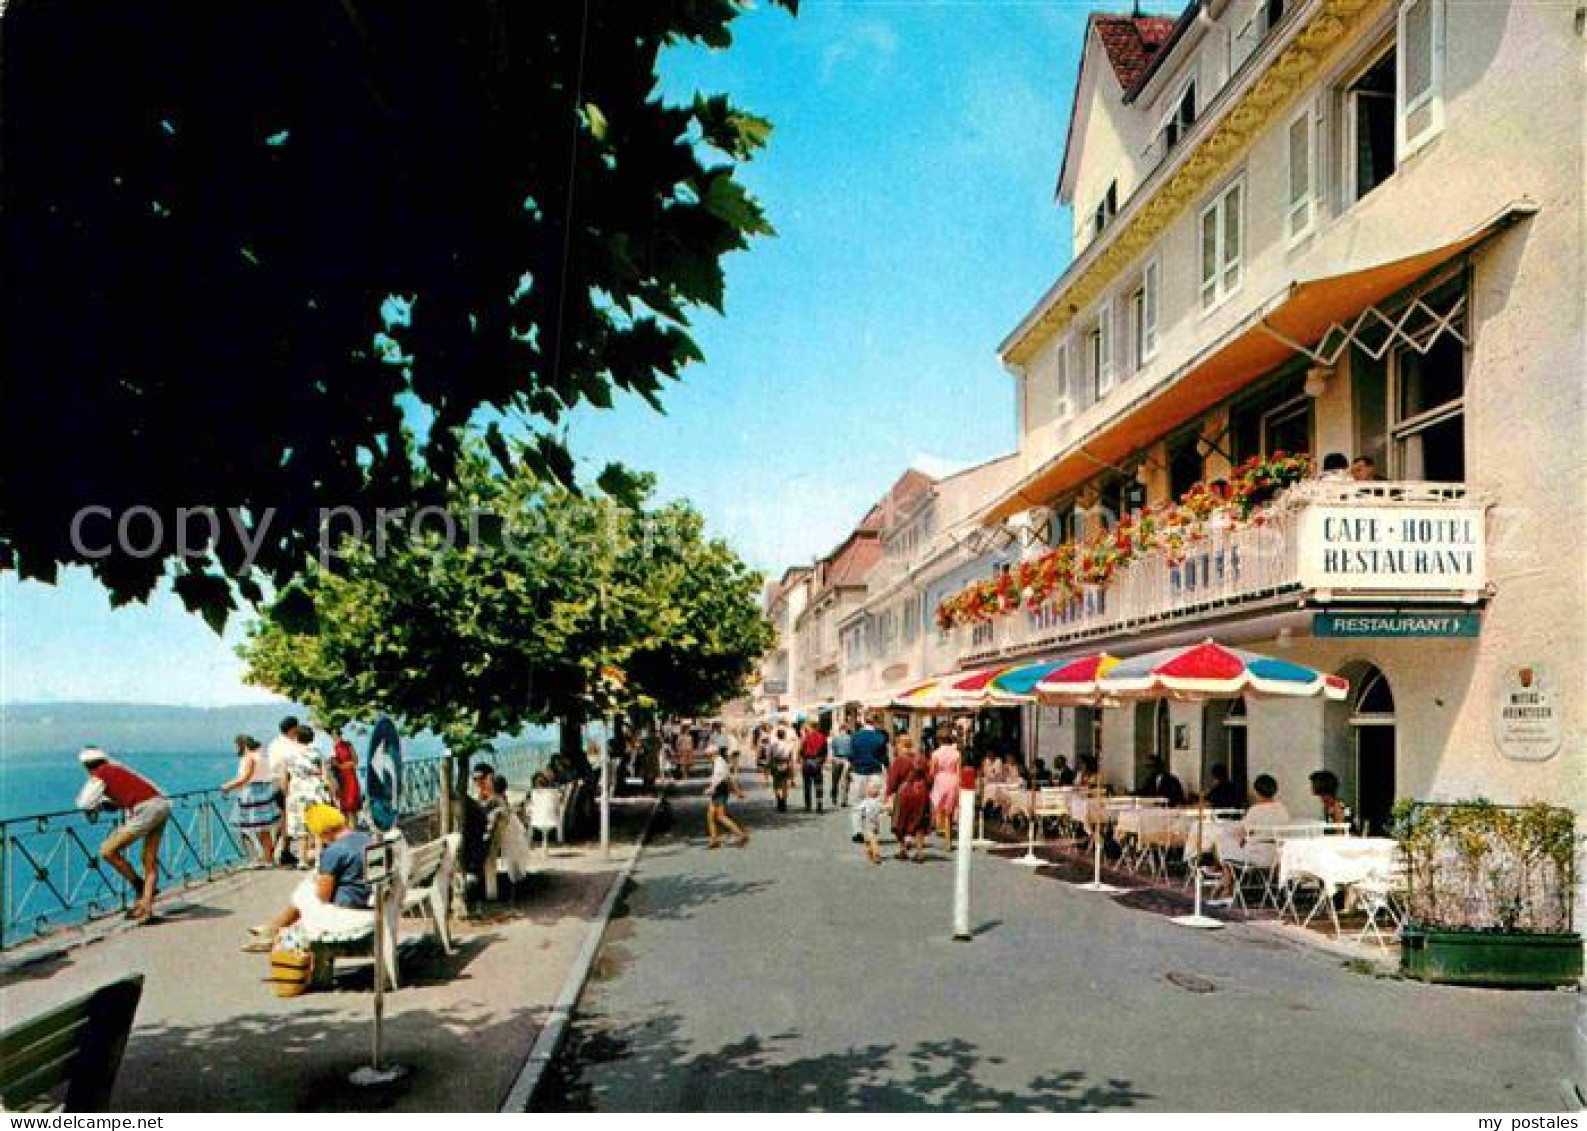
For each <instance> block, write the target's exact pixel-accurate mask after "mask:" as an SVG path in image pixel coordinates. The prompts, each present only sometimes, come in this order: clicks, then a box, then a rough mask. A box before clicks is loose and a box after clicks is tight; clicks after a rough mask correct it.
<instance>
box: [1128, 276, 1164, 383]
mask: <svg viewBox="0 0 1587 1131" xmlns="http://www.w3.org/2000/svg"><path fill="white" fill-rule="evenodd" d="M1160 277H1161V272H1160V270H1159V269H1158V266H1157V261H1156V260H1155V259H1154V260H1153V261H1152V262H1150V263H1148V264H1147V265H1146V269H1145V270H1144V271H1142V272H1141V279H1140V282H1139V283H1138V284H1137V285H1136V287H1135V289H1134V290H1132V291H1131V292H1130V298H1129V305H1128V308H1127V317H1128V323H1129V325H1128V330H1127V332H1128V334H1129V343H1130V356H1129V367H1130V370H1131V371H1132V372H1133V371H1134V370H1137V369H1139V368H1141V366H1143V365H1145V364H1146V363H1147V362H1148V361H1150V360H1151V359H1152V358H1153V357H1154V356H1155V355H1156V354H1157V306H1158V297H1157V295H1158V290H1159V289H1160V284H1159V282H1158V280H1159V278H1160Z"/></svg>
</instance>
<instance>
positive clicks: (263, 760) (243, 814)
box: [220, 734, 281, 866]
mask: <svg viewBox="0 0 1587 1131" xmlns="http://www.w3.org/2000/svg"><path fill="white" fill-rule="evenodd" d="M220 791H221V793H223V794H226V793H235V794H236V795H237V797H236V803H235V811H234V816H233V820H234V821H235V822H236V824H237V829H238V831H239V832H241V833H242V836H243V841H244V843H246V844H248V845H249V846H251V847H253V848H256V849H257V851H258V853H259V863H260V864H262V865H265V866H269V865H270V864H273V863H274V862H275V858H276V826H277V825H279V824H280V823H281V803H280V802H279V801H278V800H276V779H275V777H274V775H272V774H271V773H270V760H269V759H268V758H267V757H265V752H264V749H263V748H262V747H261V746H260V745H259V740H258V739H256V738H253V737H252V736H250V735H246V734H239V735H238V736H237V776H236V777H234V778H232V779H231V780H230V781H228V782H227V783H226V784H225V785H223V786H221V787H220Z"/></svg>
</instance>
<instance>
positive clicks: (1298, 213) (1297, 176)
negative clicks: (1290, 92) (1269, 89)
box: [1285, 105, 1317, 244]
mask: <svg viewBox="0 0 1587 1131" xmlns="http://www.w3.org/2000/svg"><path fill="white" fill-rule="evenodd" d="M1316 194H1317V122H1316V120H1315V118H1314V117H1313V110H1312V107H1311V106H1309V105H1308V106H1306V107H1305V108H1304V109H1302V110H1301V112H1300V113H1299V114H1296V115H1295V117H1294V118H1292V119H1290V123H1289V196H1288V210H1287V212H1286V214H1285V230H1286V231H1287V232H1288V233H1289V242H1290V243H1292V244H1293V243H1297V242H1299V241H1300V240H1302V239H1304V238H1305V237H1306V236H1307V235H1309V234H1311V230H1312V227H1313V226H1314V225H1315V223H1316V218H1317V203H1316V199H1315V198H1316Z"/></svg>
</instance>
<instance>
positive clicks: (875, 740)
mask: <svg viewBox="0 0 1587 1131" xmlns="http://www.w3.org/2000/svg"><path fill="white" fill-rule="evenodd" d="M886 775H887V736H886V735H885V734H883V733H882V729H881V727H879V726H877V724H876V719H875V717H874V716H871V717H867V718H866V720H865V725H864V726H862V727H861V728H860V729H859V730H858V731H856V732H855V733H854V737H852V738H851V739H849V779H850V784H851V788H853V789H855V790H857V791H858V792H859V795H860V796H861V797H869V796H870V792H871V786H872V785H874V786H876V788H877V790H878V791H880V790H881V789H882V787H883V786H884V785H885V784H886V780H887V779H886ZM849 833H850V839H852V840H853V841H854V842H855V843H856V844H858V843H859V842H860V841H862V840H864V839H865V837H864V834H863V833H862V832H861V830H860V811H859V809H858V808H856V809H855V810H854V811H853V813H851V814H850V815H849Z"/></svg>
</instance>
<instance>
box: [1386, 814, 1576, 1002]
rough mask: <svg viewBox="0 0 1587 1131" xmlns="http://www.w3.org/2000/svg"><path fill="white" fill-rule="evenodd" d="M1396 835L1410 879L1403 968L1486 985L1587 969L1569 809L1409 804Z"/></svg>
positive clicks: (1545, 979)
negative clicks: (1578, 925)
mask: <svg viewBox="0 0 1587 1131" xmlns="http://www.w3.org/2000/svg"><path fill="white" fill-rule="evenodd" d="M1394 834H1395V836H1396V837H1397V838H1398V839H1399V842H1400V849H1401V851H1402V852H1404V854H1405V860H1406V867H1407V878H1408V886H1409V891H1408V896H1407V915H1406V926H1405V928H1404V930H1403V931H1402V932H1401V950H1400V966H1401V969H1402V971H1403V972H1404V973H1405V974H1407V975H1409V976H1410V977H1413V978H1420V979H1422V980H1424V981H1429V982H1454V983H1464V984H1468V985H1487V986H1558V985H1568V984H1570V983H1572V982H1574V981H1575V980H1576V979H1577V978H1579V977H1580V976H1581V973H1582V943H1581V936H1580V935H1579V934H1577V933H1576V932H1575V931H1574V930H1573V929H1572V922H1571V905H1572V896H1573V893H1574V885H1575V875H1574V865H1575V856H1576V833H1575V823H1574V816H1573V814H1572V813H1571V811H1570V810H1569V809H1561V808H1558V807H1556V806H1553V805H1546V804H1543V803H1541V802H1539V803H1535V804H1531V805H1523V806H1507V805H1495V804H1493V803H1492V802H1489V801H1456V802H1430V801H1402V802H1400V804H1399V805H1397V806H1395V810H1394Z"/></svg>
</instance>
